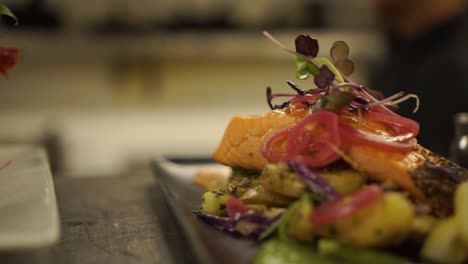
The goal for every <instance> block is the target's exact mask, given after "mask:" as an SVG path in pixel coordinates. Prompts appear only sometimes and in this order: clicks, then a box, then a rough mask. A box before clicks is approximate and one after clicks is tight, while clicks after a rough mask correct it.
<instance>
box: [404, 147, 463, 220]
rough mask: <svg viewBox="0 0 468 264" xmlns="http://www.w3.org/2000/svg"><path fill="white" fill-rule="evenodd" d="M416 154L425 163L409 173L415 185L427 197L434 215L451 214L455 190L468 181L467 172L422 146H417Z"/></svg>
mask: <svg viewBox="0 0 468 264" xmlns="http://www.w3.org/2000/svg"><path fill="white" fill-rule="evenodd" d="M416 152H418V153H419V154H421V155H422V156H424V157H425V158H426V161H425V162H424V163H423V164H422V165H421V166H419V167H418V168H417V169H416V170H414V171H413V172H412V173H411V177H412V179H413V181H414V183H415V185H416V186H417V187H418V188H419V189H421V190H422V191H423V193H424V195H425V196H426V197H427V199H428V201H429V203H430V204H431V207H432V213H433V214H434V215H436V216H440V217H444V216H448V215H450V214H452V213H453V196H454V192H455V189H456V187H457V186H458V184H460V183H461V182H463V181H466V180H468V170H467V169H465V168H463V167H461V166H459V165H457V164H455V163H453V162H451V161H450V160H447V159H446V158H444V157H442V156H440V155H438V154H435V153H433V152H431V151H429V150H427V149H425V148H424V147H422V146H418V147H417V148H416Z"/></svg>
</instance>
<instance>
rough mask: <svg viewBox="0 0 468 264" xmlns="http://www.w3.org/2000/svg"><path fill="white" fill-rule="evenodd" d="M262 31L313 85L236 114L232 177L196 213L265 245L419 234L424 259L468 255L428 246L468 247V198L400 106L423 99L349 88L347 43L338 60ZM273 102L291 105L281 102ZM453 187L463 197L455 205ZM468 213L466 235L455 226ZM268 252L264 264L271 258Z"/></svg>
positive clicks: (373, 242) (313, 43) (383, 241)
mask: <svg viewBox="0 0 468 264" xmlns="http://www.w3.org/2000/svg"><path fill="white" fill-rule="evenodd" d="M265 35H266V36H267V37H268V38H269V39H270V40H272V41H273V42H275V43H276V44H278V45H279V46H280V47H282V48H283V49H285V50H286V51H288V52H289V53H292V54H294V55H295V61H296V66H297V71H296V76H297V77H298V78H299V79H301V80H303V79H307V78H308V77H313V78H314V84H315V86H316V87H314V88H312V89H308V90H303V89H301V88H300V87H299V86H298V85H296V84H295V83H293V82H291V81H288V82H287V84H288V85H289V86H290V87H291V88H292V90H293V92H292V93H281V94H275V93H273V92H272V90H271V89H270V88H267V92H266V96H267V102H268V105H269V106H270V108H271V111H269V112H266V113H265V114H263V115H257V116H245V117H240V116H236V117H233V118H232V119H231V121H230V122H229V124H228V125H227V127H226V130H225V132H224V135H223V138H222V140H221V143H220V144H219V146H218V148H217V149H216V150H215V152H214V154H213V157H214V159H215V160H216V161H218V162H219V163H221V164H224V165H227V166H230V167H232V168H233V173H232V175H231V177H230V178H229V180H228V181H227V183H226V187H225V188H223V189H220V190H215V191H209V192H207V193H205V195H204V197H203V198H204V199H203V202H202V210H201V211H196V213H197V215H198V216H200V217H201V218H202V219H204V220H205V221H207V222H208V223H210V224H212V225H214V226H215V227H217V228H218V229H220V230H224V231H227V232H231V233H241V234H243V235H247V236H254V237H259V238H260V239H264V238H266V237H269V236H270V237H271V236H273V235H274V234H276V238H274V239H273V240H275V239H276V240H278V241H280V242H278V241H276V240H275V241H276V242H274V243H279V244H281V243H283V244H284V241H285V240H288V239H293V240H298V241H302V242H306V243H318V244H317V245H318V248H319V249H320V243H321V242H323V243H328V242H327V240H329V239H331V240H333V241H335V242H336V243H338V245H340V249H341V250H340V251H339V252H343V251H346V250H344V249H343V248H342V246H344V247H346V246H350V247H352V248H376V247H377V248H385V247H389V246H395V245H401V244H402V243H408V241H412V239H411V238H414V237H418V238H419V240H418V241H419V242H416V243H420V247H421V244H423V246H422V249H421V257H422V258H425V259H428V260H430V261H434V262H440V260H442V261H443V262H446V261H447V262H459V261H462V260H464V259H465V258H466V257H467V256H468V255H467V254H462V253H460V246H459V245H457V246H454V247H451V248H450V247H444V249H443V250H439V251H437V252H436V251H434V250H432V249H434V248H437V247H439V246H440V243H442V242H441V241H445V242H446V243H449V242H450V243H452V242H454V241H458V240H460V237H461V238H462V240H463V239H465V240H466V241H465V245H463V246H461V247H462V249H463V248H465V249H468V231H463V230H468V212H466V211H468V209H462V206H460V205H457V204H462V203H463V202H468V198H467V197H468V194H467V192H468V191H463V189H462V187H460V186H462V184H461V183H462V182H464V181H466V180H468V171H467V170H466V169H465V168H462V167H460V166H458V165H456V164H454V163H452V162H450V161H449V160H447V159H445V158H443V157H441V156H439V155H437V154H435V153H433V152H431V151H430V150H428V149H426V148H424V147H423V146H421V145H419V144H418V143H417V135H418V133H419V129H420V128H419V124H418V123H417V122H416V121H414V120H412V119H409V118H406V117H402V116H400V115H398V114H397V113H395V112H394V111H393V110H394V108H395V107H397V105H398V104H400V103H402V102H404V101H406V100H408V99H411V98H414V99H416V107H415V111H417V108H418V107H419V99H418V97H417V96H416V95H413V94H408V95H405V94H404V93H402V92H400V93H397V94H395V95H393V96H390V97H387V98H383V96H382V95H381V94H380V93H379V92H376V91H374V90H371V89H369V88H366V87H364V86H361V85H357V84H355V83H353V82H352V81H351V80H350V79H349V78H348V77H347V76H348V75H350V74H351V73H352V72H353V70H354V64H353V63H352V61H351V60H349V59H348V56H349V48H348V46H347V44H346V43H345V42H343V41H337V42H335V43H334V44H333V46H332V48H331V52H330V55H331V58H332V61H330V60H328V59H325V58H317V57H316V56H317V54H318V42H317V40H315V39H312V38H311V37H310V36H308V35H299V36H298V37H297V38H296V41H295V46H296V50H295V51H293V50H290V49H288V48H287V47H286V46H284V45H283V44H281V43H279V42H278V41H277V40H276V39H275V38H273V37H272V36H271V35H270V34H268V33H266V32H265ZM276 98H287V100H286V101H285V102H283V103H281V104H279V105H273V103H272V101H273V99H275V100H276ZM464 186H465V187H463V188H464V189H468V183H466V184H464ZM455 192H457V193H462V194H460V195H458V196H457V199H456V200H457V201H455V199H454V194H455ZM454 205H455V206H454ZM454 207H455V210H454ZM454 211H455V212H454ZM462 218H463V219H464V220H466V221H465V222H466V224H460V226H462V227H460V228H459V227H453V225H450V224H447V222H450V223H455V222H457V221H458V222H457V223H459V222H460V221H461V220H460V219H462ZM453 219H456V220H453ZM223 221H224V222H223ZM465 225H467V227H464V226H465ZM447 226H449V227H447ZM433 228H435V230H434V231H431V230H432V229H433ZM442 228H445V229H447V230H449V231H452V232H451V233H450V234H452V235H451V236H448V235H447V233H446V232H441V231H440V229H442ZM438 230H439V231H438ZM460 230H462V231H460ZM275 232H276V233H275ZM442 233H444V235H441V234H442ZM272 234H273V235H272ZM441 236H442V237H441ZM444 236H445V237H444ZM434 237H435V238H434ZM317 239H318V241H319V242H317ZM413 240H414V239H413ZM281 241H282V242H281ZM434 241H435V242H434ZM335 242H334V243H335ZM413 242H414V241H413ZM445 242H444V243H445ZM270 244H273V242H271V241H270ZM275 246H277V245H276V244H275ZM283 246H285V247H286V245H283ZM335 246H336V245H335ZM268 247H269V246H266V245H265V246H264V247H263V248H262V252H263V253H259V255H258V256H259V257H258V258H256V263H264V262H261V261H262V260H264V258H263V257H261V256H262V254H266V253H265V252H268V249H266V248H268ZM272 247H273V246H272ZM454 250H457V252H454ZM462 251H463V250H462ZM316 253H317V252H316ZM335 253H336V252H335ZM318 254H319V255H320V254H321V252H320V250H319V252H318ZM283 257H284V256H283ZM296 257H297V256H296ZM346 257H347V258H352V257H351V256H346ZM277 260H278V259H277ZM348 260H349V259H348ZM374 260H375V261H378V262H380V260H382V259H379V258H377V259H374ZM278 263H283V262H278ZM375 263H377V262H375Z"/></svg>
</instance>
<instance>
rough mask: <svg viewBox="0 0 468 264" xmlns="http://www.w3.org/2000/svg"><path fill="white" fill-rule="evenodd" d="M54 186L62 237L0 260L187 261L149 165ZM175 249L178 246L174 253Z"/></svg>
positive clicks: (68, 179)
mask: <svg viewBox="0 0 468 264" xmlns="http://www.w3.org/2000/svg"><path fill="white" fill-rule="evenodd" d="M55 189H56V194H57V199H58V205H59V212H60V216H61V222H62V223H61V224H62V225H61V229H62V236H61V239H60V241H59V243H58V244H57V245H55V246H53V247H52V248H48V249H41V250H34V251H20V252H3V253H0V263H4V264H5V263H15V264H16V263H28V264H29V263H31V264H36V263H38V264H43V263H48V264H55V263H57V264H58V263H60V264H62V263H68V264H73V263H77V264H78V263H79V264H91V263H113V264H114V263H116V264H118V263H174V262H177V263H183V262H184V260H188V258H190V256H188V255H187V254H186V253H184V252H185V249H184V248H186V247H185V245H184V244H183V241H178V240H174V238H178V237H180V233H179V230H178V227H177V226H176V224H175V222H174V221H172V216H171V214H170V211H169V209H168V208H167V205H166V203H165V200H164V198H163V196H162V194H161V193H160V191H159V188H158V186H157V184H156V181H155V180H154V178H153V177H152V175H151V173H150V171H149V167H148V170H143V171H138V172H135V173H132V174H128V175H125V176H119V177H97V178H89V177H88V178H71V177H58V178H56V179H55ZM171 238H172V239H171ZM166 241H170V242H171V243H170V244H168V243H166ZM168 245H169V246H168ZM170 249H172V250H178V255H177V256H176V257H175V258H173V257H172V254H171V253H170V252H171V251H170ZM174 260H175V261H174Z"/></svg>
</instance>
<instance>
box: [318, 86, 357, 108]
mask: <svg viewBox="0 0 468 264" xmlns="http://www.w3.org/2000/svg"><path fill="white" fill-rule="evenodd" d="M354 98H356V95H354V94H353V93H352V92H349V91H342V90H338V91H335V92H333V93H331V94H330V95H328V96H327V102H326V103H325V105H324V106H323V108H325V109H328V110H330V111H333V112H337V111H340V110H341V109H343V108H345V107H347V106H348V105H349V104H350V103H351V102H352V101H353V100H354Z"/></svg>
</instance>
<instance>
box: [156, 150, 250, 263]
mask: <svg viewBox="0 0 468 264" xmlns="http://www.w3.org/2000/svg"><path fill="white" fill-rule="evenodd" d="M206 166H220V165H216V164H214V163H211V164H210V163H200V162H199V160H197V161H196V162H194V164H190V162H187V161H183V162H181V160H178V161H177V163H176V162H173V161H169V160H168V159H164V158H160V159H157V160H156V161H155V162H154V164H153V169H154V175H155V177H156V178H157V182H158V184H159V186H160V188H161V191H162V192H163V194H164V196H165V198H166V200H167V202H168V204H169V208H170V209H171V211H172V213H173V215H174V218H175V219H174V221H177V222H178V224H179V227H180V229H181V231H182V232H181V234H182V235H181V236H182V237H180V238H178V239H184V240H185V241H186V242H187V244H188V245H189V247H190V249H178V250H184V251H185V250H189V251H190V255H192V256H193V258H194V259H193V262H192V261H191V263H203V264H205V263H207V264H210V263H225V264H230V263H232V264H244V263H250V262H251V260H252V258H253V256H254V255H255V252H256V251H257V250H258V243H256V242H255V241H252V240H247V239H242V238H234V237H232V236H230V235H228V234H226V233H223V232H221V231H218V230H216V229H214V228H212V227H210V226H208V225H206V224H205V223H203V222H201V221H200V220H199V219H198V218H197V217H196V216H195V215H194V214H193V210H195V209H198V208H200V203H201V197H202V194H203V192H204V191H203V189H202V188H200V187H198V186H196V185H194V184H192V179H193V176H194V175H195V173H196V172H197V170H198V169H200V168H202V167H206ZM173 254H177V251H176V250H174V251H173ZM174 259H175V260H176V262H177V258H174Z"/></svg>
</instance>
